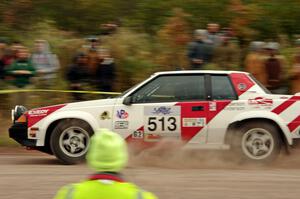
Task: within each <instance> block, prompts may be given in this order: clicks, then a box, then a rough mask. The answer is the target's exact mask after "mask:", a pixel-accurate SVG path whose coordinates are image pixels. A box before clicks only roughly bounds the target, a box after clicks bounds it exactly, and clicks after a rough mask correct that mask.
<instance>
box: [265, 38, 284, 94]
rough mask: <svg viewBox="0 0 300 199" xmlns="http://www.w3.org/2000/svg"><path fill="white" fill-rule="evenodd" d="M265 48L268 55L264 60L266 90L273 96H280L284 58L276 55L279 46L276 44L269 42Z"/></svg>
mask: <svg viewBox="0 0 300 199" xmlns="http://www.w3.org/2000/svg"><path fill="white" fill-rule="evenodd" d="M265 48H266V50H267V54H268V57H267V59H266V60H265V68H266V75H267V88H268V89H269V90H270V91H271V92H273V93H275V94H282V90H281V88H282V87H281V86H282V80H283V75H282V72H283V63H284V58H283V57H282V56H280V55H278V50H279V44H278V43H276V42H269V43H267V45H266V46H265Z"/></svg>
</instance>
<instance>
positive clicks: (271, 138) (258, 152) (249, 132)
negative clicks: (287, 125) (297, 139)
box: [232, 122, 282, 164]
mask: <svg viewBox="0 0 300 199" xmlns="http://www.w3.org/2000/svg"><path fill="white" fill-rule="evenodd" d="M281 145H282V142H281V139H280V136H279V131H278V129H277V128H276V127H275V126H274V125H272V124H270V123H260V122H249V123H245V124H244V125H243V126H242V127H241V128H240V129H239V130H238V131H237V132H236V133H235V136H234V139H233V140H232V147H233V151H234V153H235V154H236V155H238V157H240V158H241V160H242V161H243V162H245V161H246V162H255V163H262V164H266V163H270V162H272V161H273V160H275V159H276V158H277V156H278V155H279V153H280V150H281Z"/></svg>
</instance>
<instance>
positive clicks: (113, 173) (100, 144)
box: [55, 129, 156, 199]
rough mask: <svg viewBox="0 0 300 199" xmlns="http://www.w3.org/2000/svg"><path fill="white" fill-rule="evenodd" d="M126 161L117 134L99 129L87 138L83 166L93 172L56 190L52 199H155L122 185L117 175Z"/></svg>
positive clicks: (125, 148) (123, 183) (122, 182)
mask: <svg viewBox="0 0 300 199" xmlns="http://www.w3.org/2000/svg"><path fill="white" fill-rule="evenodd" d="M127 161H128V152H127V146H126V142H125V141H124V139H123V138H122V137H121V136H120V135H119V134H117V133H114V132H111V131H109V130H107V129H101V130H100V131H99V132H96V133H95V135H93V137H92V138H91V144H90V147H89V151H88V153H87V163H88V165H89V166H90V168H92V169H93V170H95V171H96V173H95V174H94V175H91V176H90V177H89V179H87V180H84V181H81V182H80V183H76V184H71V185H68V186H65V187H63V188H62V189H60V190H59V192H58V193H57V195H56V196H55V199H64V198H73V199H84V198H89V199H109V198H111V199H118V198H122V199H127V198H128V199H129V198H130V199H131V198H136V199H155V198H156V196H155V195H154V194H152V193H150V192H147V191H144V190H142V189H141V188H139V187H138V186H136V185H134V184H132V183H129V182H126V181H125V180H124V179H123V177H122V176H121V174H120V172H121V170H122V169H123V168H124V167H125V165H126V164H127Z"/></svg>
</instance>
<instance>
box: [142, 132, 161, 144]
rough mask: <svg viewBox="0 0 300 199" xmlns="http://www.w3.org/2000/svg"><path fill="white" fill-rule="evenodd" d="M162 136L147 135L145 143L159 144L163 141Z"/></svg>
mask: <svg viewBox="0 0 300 199" xmlns="http://www.w3.org/2000/svg"><path fill="white" fill-rule="evenodd" d="M161 138H162V137H161V135H159V134H153V133H149V134H145V139H144V140H145V141H146V142H157V141H159V140H160V139H161Z"/></svg>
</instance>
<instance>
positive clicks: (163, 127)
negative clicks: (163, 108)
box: [147, 116, 178, 131]
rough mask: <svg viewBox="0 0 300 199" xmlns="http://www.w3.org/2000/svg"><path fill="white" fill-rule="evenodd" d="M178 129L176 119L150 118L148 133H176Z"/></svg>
mask: <svg viewBox="0 0 300 199" xmlns="http://www.w3.org/2000/svg"><path fill="white" fill-rule="evenodd" d="M177 128H178V126H177V119H176V117H163V116H161V117H148V124H147V130H148V131H176V130H177Z"/></svg>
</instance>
